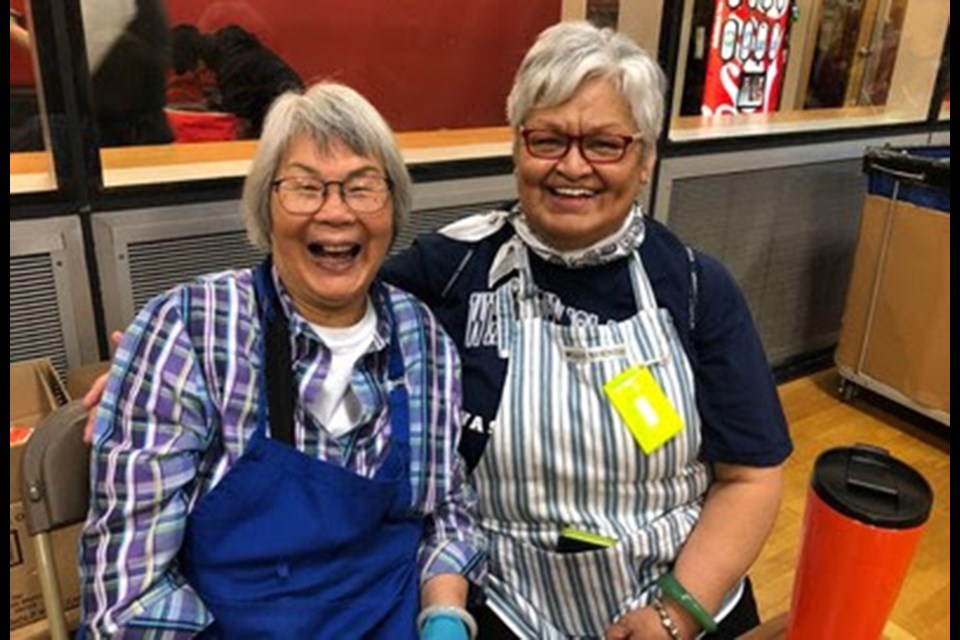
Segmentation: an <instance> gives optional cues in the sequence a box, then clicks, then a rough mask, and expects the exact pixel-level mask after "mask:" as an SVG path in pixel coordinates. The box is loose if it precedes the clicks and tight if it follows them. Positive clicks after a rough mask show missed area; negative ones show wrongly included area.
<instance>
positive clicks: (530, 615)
mask: <svg viewBox="0 0 960 640" xmlns="http://www.w3.org/2000/svg"><path fill="white" fill-rule="evenodd" d="M520 251H522V252H525V251H526V249H520ZM525 258H526V255H525V254H524V255H523V256H522V257H521V259H520V260H519V261H518V262H519V264H520V268H519V274H518V275H517V277H516V278H513V279H511V280H509V281H507V282H506V283H505V284H503V285H501V286H500V287H499V289H498V290H497V300H498V311H499V319H500V322H499V323H498V326H499V335H498V344H499V347H500V349H501V350H502V355H505V356H506V358H507V361H508V363H509V364H508V368H507V376H506V381H505V385H504V391H503V397H502V399H501V404H500V413H499V415H498V417H497V419H496V421H495V422H494V424H495V425H496V428H495V430H494V431H493V432H492V433H491V435H490V440H489V442H488V443H487V449H486V452H485V453H484V455H483V457H482V458H481V460H480V464H479V466H478V467H477V469H476V470H475V471H474V481H475V483H476V486H477V492H478V494H479V496H480V505H479V507H480V512H481V513H482V514H483V519H482V525H483V528H484V530H485V531H486V532H487V534H488V536H489V541H490V556H491V563H492V564H491V571H490V573H491V576H490V579H489V583H488V588H487V598H488V606H490V607H491V608H492V609H493V610H494V611H495V612H496V613H497V614H498V615H499V616H500V617H501V618H502V619H503V620H505V621H506V622H507V623H508V626H510V627H512V628H513V630H514V631H515V632H516V633H518V635H520V636H522V637H537V638H567V637H600V636H602V634H603V631H604V629H605V628H606V627H607V626H608V625H609V624H610V623H611V622H612V621H613V620H614V619H615V618H616V617H617V616H618V615H619V614H622V613H624V612H625V611H628V610H630V609H632V608H635V607H637V606H642V605H645V604H647V602H646V600H647V599H648V598H647V597H646V596H645V595H644V594H649V593H650V587H651V586H652V584H653V583H654V581H655V580H656V578H657V576H658V575H659V574H661V573H663V572H664V571H665V570H666V569H667V568H668V567H669V566H670V563H671V562H672V560H673V559H674V558H675V557H676V556H677V553H678V550H679V546H680V544H682V542H683V541H684V540H686V538H687V536H688V535H689V533H690V531H691V529H692V528H693V526H694V524H695V523H696V522H697V518H698V515H699V512H700V505H701V500H700V497H701V496H702V495H703V494H704V493H705V491H706V488H707V485H708V484H709V482H710V475H709V471H708V468H707V466H706V465H705V464H703V463H701V462H698V461H697V453H698V451H699V446H700V421H699V417H698V415H697V410H696V406H695V403H694V395H693V378H692V373H691V370H690V364H689V362H688V360H687V358H686V356H685V355H684V352H683V349H682V346H681V344H680V342H679V339H678V338H677V333H676V330H675V329H674V327H673V322H672V320H671V318H670V315H669V314H668V312H667V311H666V310H663V309H658V307H657V304H656V300H655V298H654V296H653V292H652V290H651V288H650V284H649V282H648V280H647V276H646V273H645V271H644V269H643V264H642V263H641V261H640V259H639V256H637V254H636V253H634V254H633V257H632V258H631V259H630V275H631V280H632V281H633V289H634V295H635V297H636V301H637V309H638V312H637V314H636V315H635V316H633V317H631V318H628V319H626V320H624V321H621V322H610V323H607V324H599V325H589V324H588V325H586V326H572V325H560V324H557V323H554V322H551V321H549V320H545V319H544V318H543V317H542V314H541V312H540V305H539V300H540V298H539V296H538V293H539V292H538V289H537V286H536V284H535V283H534V282H533V277H532V274H531V272H530V268H529V262H528V260H526V259H525ZM638 365H640V366H644V367H647V368H648V369H649V371H650V373H651V374H652V375H653V377H654V379H655V380H656V381H657V384H658V385H659V386H660V388H661V389H662V390H663V391H664V393H665V394H666V396H667V398H668V399H669V401H670V403H671V404H672V405H673V406H674V407H675V408H676V410H677V412H678V413H679V414H680V416H681V417H682V419H683V423H684V429H683V430H682V431H681V432H680V433H679V434H678V435H676V436H675V437H673V438H672V439H671V440H670V441H669V442H667V443H666V444H665V445H663V446H662V447H660V448H658V449H657V450H655V451H653V452H652V453H651V454H649V455H645V454H644V452H643V451H642V450H641V449H640V447H639V446H638V445H637V442H636V441H635V440H634V438H633V436H632V435H631V433H630V431H628V429H627V428H626V427H625V426H624V425H623V422H622V421H621V419H620V417H619V416H618V415H617V414H616V412H615V409H614V408H613V407H612V406H611V404H610V402H609V400H608V399H607V398H606V397H605V395H604V391H603V387H604V384H605V383H606V382H607V381H609V380H610V379H612V378H614V377H615V376H616V375H618V374H619V373H621V372H622V371H624V370H625V369H628V368H630V367H634V366H638ZM565 527H572V528H574V529H577V530H579V531H584V532H589V533H593V534H599V535H602V536H605V537H608V538H612V539H614V540H616V543H615V544H614V545H613V546H611V547H609V548H605V549H599V550H596V551H588V552H580V553H560V552H558V551H557V549H556V547H557V541H558V539H559V537H560V533H561V530H562V529H563V528H565Z"/></svg>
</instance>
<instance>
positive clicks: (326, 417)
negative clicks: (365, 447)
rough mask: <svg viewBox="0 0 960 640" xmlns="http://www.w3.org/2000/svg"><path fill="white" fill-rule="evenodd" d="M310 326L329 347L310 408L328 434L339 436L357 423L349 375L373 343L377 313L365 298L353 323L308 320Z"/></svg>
mask: <svg viewBox="0 0 960 640" xmlns="http://www.w3.org/2000/svg"><path fill="white" fill-rule="evenodd" d="M310 326H311V327H313V330H314V331H316V332H317V335H318V336H320V339H321V340H322V341H323V343H324V344H325V345H326V346H327V348H328V349H330V372H329V373H328V374H327V377H326V379H325V380H324V381H323V388H322V392H321V393H320V395H319V397H318V398H317V399H316V400H315V401H314V403H313V406H311V407H310V411H311V413H312V414H313V415H314V416H315V417H316V418H317V419H318V420H319V421H320V424H321V425H322V426H323V428H324V429H326V430H327V432H328V433H330V434H331V435H333V436H334V437H338V438H339V437H340V436H342V435H345V434H347V433H350V432H351V431H353V430H354V429H356V428H357V427H359V426H360V425H359V424H358V423H357V419H358V418H359V416H360V403H359V401H358V400H357V398H356V396H354V395H353V393H352V392H351V391H350V377H351V375H352V374H353V367H354V365H355V364H356V363H357V360H359V359H360V357H361V356H363V354H364V353H365V352H366V351H367V348H369V346H370V344H371V343H372V342H373V337H374V334H375V333H376V330H377V313H376V311H374V309H373V304H372V303H371V302H370V301H369V300H367V311H366V313H364V315H363V317H362V318H361V319H360V322H358V323H357V324H355V325H352V326H349V327H337V328H332V327H321V326H320V325H316V324H313V323H310Z"/></svg>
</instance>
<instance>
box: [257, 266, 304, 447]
mask: <svg viewBox="0 0 960 640" xmlns="http://www.w3.org/2000/svg"><path fill="white" fill-rule="evenodd" d="M253 283H254V289H255V291H256V294H257V305H258V306H259V310H260V324H261V327H262V329H263V336H264V337H263V340H262V341H261V345H262V350H263V351H262V353H261V356H262V358H261V362H263V364H264V376H263V384H261V385H260V412H259V415H258V416H257V432H258V433H259V434H260V436H261V437H263V436H266V432H267V415H268V413H267V411H266V409H267V407H269V416H270V433H271V437H272V438H274V439H275V440H278V441H279V442H283V443H285V444H288V445H290V446H291V447H292V446H295V445H294V441H293V411H294V406H295V403H296V385H295V384H294V381H293V366H292V362H293V358H292V356H291V350H290V325H289V323H288V321H287V315H286V314H285V313H284V311H283V306H282V305H281V304H280V296H279V294H278V293H277V289H276V287H275V286H274V282H273V260H272V258H271V257H270V256H267V257H266V258H265V259H264V260H263V262H261V263H260V265H259V266H258V267H257V269H256V271H254V278H253Z"/></svg>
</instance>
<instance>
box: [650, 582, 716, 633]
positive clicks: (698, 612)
mask: <svg viewBox="0 0 960 640" xmlns="http://www.w3.org/2000/svg"><path fill="white" fill-rule="evenodd" d="M657 586H658V587H660V589H661V590H662V591H663V595H665V596H667V597H668V598H670V599H671V600H673V601H674V602H676V603H677V604H679V605H680V606H681V607H683V608H684V609H686V610H687V612H689V613H690V615H692V616H693V617H694V619H695V620H696V621H697V622H698V623H700V626H701V627H703V630H704V631H706V632H707V633H713V632H714V631H716V630H717V621H716V620H714V619H713V616H711V615H710V613H709V612H708V611H707V610H706V609H704V608H703V605H702V604H700V603H699V602H697V599H696V598H694V597H693V595H692V594H691V593H690V592H689V591H687V590H686V589H684V588H683V585H682V584H680V581H679V580H677V577H676V576H675V575H673V574H672V573H664V574H663V575H661V576H660V577H659V578H658V579H657Z"/></svg>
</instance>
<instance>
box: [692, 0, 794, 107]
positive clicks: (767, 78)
mask: <svg viewBox="0 0 960 640" xmlns="http://www.w3.org/2000/svg"><path fill="white" fill-rule="evenodd" d="M791 4H792V3H791V0H716V10H715V12H714V18H713V27H712V28H711V31H710V49H709V51H708V52H707V70H706V79H705V81H704V85H703V101H702V104H701V107H700V112H701V113H702V114H703V115H707V116H709V115H720V114H725V113H727V114H728V113H765V112H767V111H775V110H776V109H777V106H778V105H779V101H780V89H781V86H782V84H783V74H784V70H785V67H786V63H787V49H786V43H787V35H788V29H789V27H790V19H791V14H792V8H791Z"/></svg>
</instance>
